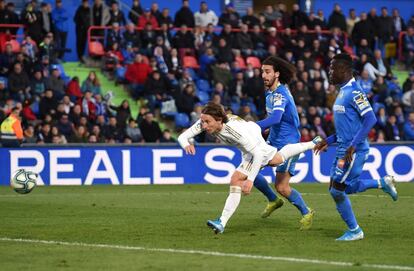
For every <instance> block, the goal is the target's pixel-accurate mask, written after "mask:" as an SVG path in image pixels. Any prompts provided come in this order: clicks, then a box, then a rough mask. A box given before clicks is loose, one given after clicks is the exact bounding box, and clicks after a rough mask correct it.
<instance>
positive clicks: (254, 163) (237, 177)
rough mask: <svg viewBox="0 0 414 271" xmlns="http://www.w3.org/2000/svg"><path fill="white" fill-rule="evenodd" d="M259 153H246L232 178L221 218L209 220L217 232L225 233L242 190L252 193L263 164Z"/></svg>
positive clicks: (211, 226) (209, 223)
mask: <svg viewBox="0 0 414 271" xmlns="http://www.w3.org/2000/svg"><path fill="white" fill-rule="evenodd" d="M260 154H261V153H258V154H257V155H244V156H243V161H242V163H241V164H240V166H239V167H238V168H237V169H236V171H235V172H234V173H233V174H232V176H231V179H230V191H229V195H228V196H227V199H226V202H225V204H224V208H223V211H222V213H221V216H220V218H218V219H216V220H208V221H207V226H209V227H210V228H212V229H213V230H214V232H215V233H223V232H224V228H225V227H226V224H227V222H228V221H229V219H230V218H231V216H232V215H233V214H234V212H235V211H236V209H237V207H238V206H239V204H240V199H241V194H242V192H243V193H244V194H246V195H248V194H250V190H251V188H252V187H253V180H254V179H255V178H256V176H257V174H258V173H259V170H260V168H261V166H262V161H263V157H262V156H261V155H260Z"/></svg>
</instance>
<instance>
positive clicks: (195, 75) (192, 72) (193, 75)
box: [185, 68, 200, 80]
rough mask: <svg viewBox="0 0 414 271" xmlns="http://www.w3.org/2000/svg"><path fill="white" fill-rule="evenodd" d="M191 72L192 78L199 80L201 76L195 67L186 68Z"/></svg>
mask: <svg viewBox="0 0 414 271" xmlns="http://www.w3.org/2000/svg"><path fill="white" fill-rule="evenodd" d="M185 70H186V71H187V72H188V73H189V74H190V76H191V78H193V80H198V78H200V77H199V76H198V74H197V73H196V72H195V70H194V69H192V68H187V69H185Z"/></svg>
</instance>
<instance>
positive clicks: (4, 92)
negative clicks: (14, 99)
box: [0, 77, 10, 121]
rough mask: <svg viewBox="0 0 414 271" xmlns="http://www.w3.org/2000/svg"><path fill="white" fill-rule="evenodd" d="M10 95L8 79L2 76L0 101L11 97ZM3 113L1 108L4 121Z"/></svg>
mask: <svg viewBox="0 0 414 271" xmlns="http://www.w3.org/2000/svg"><path fill="white" fill-rule="evenodd" d="M9 95H10V93H9V90H8V89H7V87H6V79H5V78H4V77H0V103H1V102H2V101H5V100H7V99H8V98H9ZM1 113H2V110H1V108H0V121H2V118H1V116H2V115H1Z"/></svg>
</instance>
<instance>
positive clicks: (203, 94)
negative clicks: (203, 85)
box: [197, 91, 210, 104]
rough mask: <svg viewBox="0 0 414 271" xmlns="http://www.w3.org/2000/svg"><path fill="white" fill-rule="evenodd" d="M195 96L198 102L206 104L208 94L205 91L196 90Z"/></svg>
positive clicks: (208, 98)
mask: <svg viewBox="0 0 414 271" xmlns="http://www.w3.org/2000/svg"><path fill="white" fill-rule="evenodd" d="M197 97H198V98H199V99H200V102H201V103H202V104H206V103H208V101H210V95H209V94H208V93H207V92H205V91H198V92H197Z"/></svg>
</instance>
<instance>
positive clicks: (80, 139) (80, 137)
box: [69, 125, 89, 143]
mask: <svg viewBox="0 0 414 271" xmlns="http://www.w3.org/2000/svg"><path fill="white" fill-rule="evenodd" d="M88 136H89V132H88V130H87V129H86V127H85V126H83V125H80V126H78V127H77V128H76V129H75V131H74V133H73V134H72V137H71V138H70V140H69V141H70V142H71V143H87V142H88Z"/></svg>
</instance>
